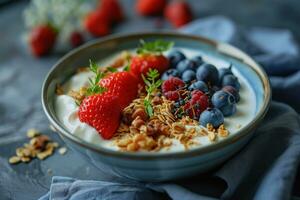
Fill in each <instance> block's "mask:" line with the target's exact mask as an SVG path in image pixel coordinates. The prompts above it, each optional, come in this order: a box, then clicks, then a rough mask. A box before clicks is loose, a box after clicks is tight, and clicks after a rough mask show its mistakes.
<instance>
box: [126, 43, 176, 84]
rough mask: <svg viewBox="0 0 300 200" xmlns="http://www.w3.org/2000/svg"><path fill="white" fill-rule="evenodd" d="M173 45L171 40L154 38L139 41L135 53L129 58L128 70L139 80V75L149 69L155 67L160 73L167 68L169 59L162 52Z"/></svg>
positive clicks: (145, 73)
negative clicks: (149, 40) (148, 40)
mask: <svg viewBox="0 0 300 200" xmlns="http://www.w3.org/2000/svg"><path fill="white" fill-rule="evenodd" d="M172 46H173V43H172V42H166V41H162V40H156V41H153V42H144V41H141V45H140V47H139V48H138V49H137V55H135V56H133V57H132V58H131V63H130V71H131V73H133V74H134V75H135V76H136V77H137V78H138V79H139V80H140V81H142V78H141V75H142V74H143V75H144V76H145V75H147V73H148V71H149V70H150V69H156V70H157V71H158V72H159V73H160V74H162V73H164V72H165V71H166V70H167V69H168V68H169V60H168V59H167V58H166V57H165V56H164V55H163V54H162V53H163V52H164V51H167V50H169V49H170V48H171V47H172Z"/></svg>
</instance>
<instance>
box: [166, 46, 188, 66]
mask: <svg viewBox="0 0 300 200" xmlns="http://www.w3.org/2000/svg"><path fill="white" fill-rule="evenodd" d="M168 58H169V62H170V66H171V67H172V68H176V66H177V64H178V63H179V62H180V61H182V60H184V59H185V55H184V54H183V53H181V52H180V51H178V50H173V51H171V52H170V53H169V55H168Z"/></svg>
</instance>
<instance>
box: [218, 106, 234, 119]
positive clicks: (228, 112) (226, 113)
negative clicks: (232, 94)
mask: <svg viewBox="0 0 300 200" xmlns="http://www.w3.org/2000/svg"><path fill="white" fill-rule="evenodd" d="M220 110H221V112H222V113H223V115H224V116H226V117H228V116H231V115H233V114H234V113H236V104H231V105H228V106H224V107H222V108H220Z"/></svg>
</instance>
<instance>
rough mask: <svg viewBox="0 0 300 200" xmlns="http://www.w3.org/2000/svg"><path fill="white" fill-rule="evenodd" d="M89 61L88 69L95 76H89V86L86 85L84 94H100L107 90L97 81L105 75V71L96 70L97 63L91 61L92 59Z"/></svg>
mask: <svg viewBox="0 0 300 200" xmlns="http://www.w3.org/2000/svg"><path fill="white" fill-rule="evenodd" d="M89 61H90V70H91V71H92V72H93V73H94V74H95V77H94V78H93V79H92V78H89V83H90V86H89V87H88V89H87V92H86V94H87V95H88V96H90V95H94V94H101V93H103V92H105V91H106V90H107V89H106V88H104V87H102V86H100V85H99V82H100V80H101V79H102V78H103V77H104V76H105V73H103V72H101V71H99V70H98V65H97V64H96V63H95V62H93V61H92V60H89Z"/></svg>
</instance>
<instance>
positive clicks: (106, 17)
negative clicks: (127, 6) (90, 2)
mask: <svg viewBox="0 0 300 200" xmlns="http://www.w3.org/2000/svg"><path fill="white" fill-rule="evenodd" d="M123 19H124V15H123V11H122V9H121V5H120V4H119V2H118V1H117V0H101V1H99V5H98V7H97V8H96V10H94V11H92V12H90V13H89V14H88V15H87V16H86V18H85V20H84V26H85V28H86V30H87V31H88V32H89V33H90V34H92V35H93V36H95V37H101V36H105V35H107V34H109V33H110V31H111V26H112V25H113V24H114V23H119V22H121V21H122V20H123Z"/></svg>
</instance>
